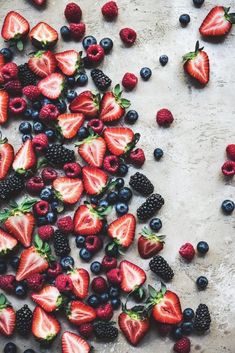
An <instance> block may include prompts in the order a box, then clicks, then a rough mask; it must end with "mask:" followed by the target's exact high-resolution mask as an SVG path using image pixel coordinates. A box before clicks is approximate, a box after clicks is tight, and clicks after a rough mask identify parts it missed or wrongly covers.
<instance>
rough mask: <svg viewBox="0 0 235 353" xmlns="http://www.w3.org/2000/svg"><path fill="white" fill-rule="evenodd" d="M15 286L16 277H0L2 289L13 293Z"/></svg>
mask: <svg viewBox="0 0 235 353" xmlns="http://www.w3.org/2000/svg"><path fill="white" fill-rule="evenodd" d="M14 285H15V276H13V275H1V276H0V288H1V289H2V290H4V291H6V292H10V293H11V292H13V290H14Z"/></svg>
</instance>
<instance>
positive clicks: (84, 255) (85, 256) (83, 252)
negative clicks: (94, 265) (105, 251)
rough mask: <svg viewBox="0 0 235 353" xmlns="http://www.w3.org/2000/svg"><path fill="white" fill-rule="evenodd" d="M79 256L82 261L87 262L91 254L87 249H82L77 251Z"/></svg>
mask: <svg viewBox="0 0 235 353" xmlns="http://www.w3.org/2000/svg"><path fill="white" fill-rule="evenodd" d="M79 255H80V257H81V259H82V260H84V261H87V262H88V261H90V260H91V258H92V253H91V252H90V251H88V250H87V249H85V248H82V249H81V250H80V251H79Z"/></svg>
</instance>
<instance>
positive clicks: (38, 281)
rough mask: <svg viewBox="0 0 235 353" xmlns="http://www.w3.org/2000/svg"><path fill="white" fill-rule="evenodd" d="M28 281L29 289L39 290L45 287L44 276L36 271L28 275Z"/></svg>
mask: <svg viewBox="0 0 235 353" xmlns="http://www.w3.org/2000/svg"><path fill="white" fill-rule="evenodd" d="M26 281H27V285H28V288H29V289H31V290H33V291H35V292H38V291H39V290H40V289H42V287H43V284H44V277H43V275H41V274H40V273H34V274H33V275H31V276H29V277H27V279H26Z"/></svg>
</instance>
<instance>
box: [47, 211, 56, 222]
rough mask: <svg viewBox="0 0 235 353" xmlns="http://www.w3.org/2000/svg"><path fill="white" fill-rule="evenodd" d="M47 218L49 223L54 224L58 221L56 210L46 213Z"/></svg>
mask: <svg viewBox="0 0 235 353" xmlns="http://www.w3.org/2000/svg"><path fill="white" fill-rule="evenodd" d="M46 219H47V221H48V223H50V224H54V223H55V222H56V221H57V213H56V212H48V213H47V215H46Z"/></svg>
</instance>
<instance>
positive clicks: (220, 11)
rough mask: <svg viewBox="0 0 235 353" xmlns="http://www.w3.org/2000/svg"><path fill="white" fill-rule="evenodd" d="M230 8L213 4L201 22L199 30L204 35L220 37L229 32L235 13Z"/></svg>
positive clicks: (234, 20)
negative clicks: (230, 11)
mask: <svg viewBox="0 0 235 353" xmlns="http://www.w3.org/2000/svg"><path fill="white" fill-rule="evenodd" d="M229 10H230V8H226V7H224V6H215V7H214V8H213V9H211V10H210V12H209V13H208V15H207V16H206V18H205V19H204V21H203V22H202V24H201V26H200V28H199V32H200V33H201V35H202V36H204V37H221V36H224V35H225V34H227V33H228V32H230V30H231V28H232V24H234V23H235V13H229Z"/></svg>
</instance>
